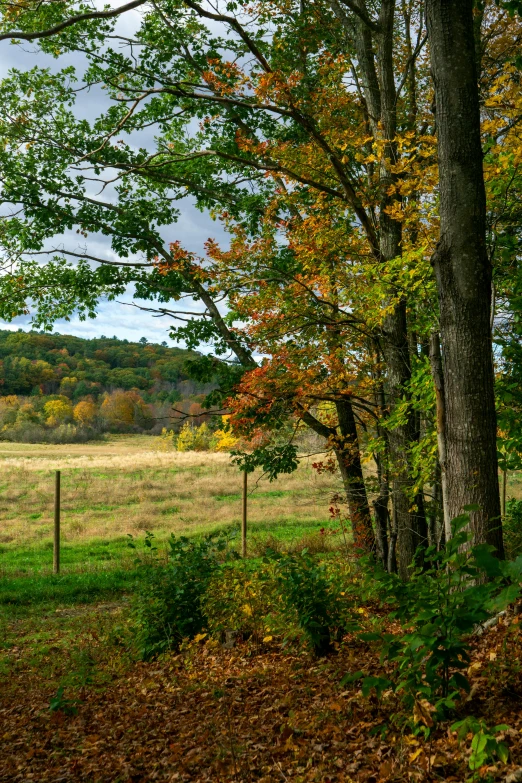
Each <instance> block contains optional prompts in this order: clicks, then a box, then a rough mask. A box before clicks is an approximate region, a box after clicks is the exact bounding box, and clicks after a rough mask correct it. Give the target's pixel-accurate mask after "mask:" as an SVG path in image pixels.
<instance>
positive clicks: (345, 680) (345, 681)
mask: <svg viewBox="0 0 522 783" xmlns="http://www.w3.org/2000/svg"><path fill="white" fill-rule="evenodd" d="M364 676H365V674H364V672H361V671H359V672H354V673H353V674H350V672H347V673H346V674H344V675H343V676H342V678H341V681H340V683H339V684H340V685H341V687H342V686H344V685H349V684H350V683H352V682H357V680H362V678H363V677H364Z"/></svg>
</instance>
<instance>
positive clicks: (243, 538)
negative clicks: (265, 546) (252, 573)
mask: <svg viewBox="0 0 522 783" xmlns="http://www.w3.org/2000/svg"><path fill="white" fill-rule="evenodd" d="M247 477H248V473H247V472H246V470H244V471H243V516H242V519H241V554H242V556H243V557H246V556H247V486H248V479H247Z"/></svg>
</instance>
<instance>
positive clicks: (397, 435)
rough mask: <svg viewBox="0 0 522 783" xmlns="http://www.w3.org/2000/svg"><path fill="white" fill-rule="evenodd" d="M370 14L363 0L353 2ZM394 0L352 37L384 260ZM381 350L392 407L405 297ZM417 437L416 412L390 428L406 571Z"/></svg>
mask: <svg viewBox="0 0 522 783" xmlns="http://www.w3.org/2000/svg"><path fill="white" fill-rule="evenodd" d="M355 4H356V5H357V6H358V7H359V8H360V9H362V10H363V11H364V13H365V15H366V16H369V14H368V8H367V5H366V3H365V2H364V0H356V3H355ZM394 20H395V0H382V2H381V4H380V10H379V17H378V24H377V30H376V31H372V30H371V29H370V27H369V26H368V24H367V23H366V22H365V21H364V20H363V19H361V18H360V17H357V16H356V17H355V19H354V30H355V35H354V43H355V49H356V52H357V60H358V64H359V68H360V70H361V74H362V90H363V93H364V99H365V102H366V106H367V109H368V115H369V123H370V127H371V129H372V134H373V136H374V137H375V139H376V140H378V139H379V140H381V141H383V142H384V154H383V156H382V158H381V160H380V162H379V188H380V192H381V203H380V205H379V253H380V259H379V260H380V261H381V262H382V263H383V264H384V265H386V264H387V263H388V262H391V261H393V259H395V258H398V257H399V256H400V255H401V252H402V251H401V241H402V224H401V222H400V221H398V220H394V219H393V218H391V217H390V216H389V215H388V214H387V210H388V208H389V207H390V206H392V205H393V204H394V203H395V202H396V201H397V198H398V196H397V195H395V194H394V195H389V193H390V188H391V187H392V186H393V185H395V184H396V182H397V174H396V173H395V166H396V163H397V160H398V158H399V154H398V150H397V144H396V132H397V95H396V86H395V67H394V59H393V44H394ZM382 352H383V355H384V359H385V363H386V376H387V377H386V386H387V394H388V405H389V408H390V411H393V409H394V407H395V406H396V405H397V403H399V402H400V401H401V400H402V397H403V396H404V395H405V394H407V393H408V385H409V381H410V378H411V365H410V356H409V346H408V330H407V322H406V302H404V301H399V302H397V303H396V304H395V306H394V307H393V309H392V310H391V312H390V313H389V315H387V317H386V319H385V321H384V324H383V328H382ZM414 438H415V425H414V421H413V419H412V414H410V415H408V420H407V421H406V422H405V423H404V424H402V423H401V424H399V425H398V426H396V427H395V428H394V429H393V430H390V433H389V449H390V463H391V464H390V476H391V488H392V500H393V519H394V522H395V523H396V529H395V531H394V532H395V533H396V536H397V551H398V560H399V573H400V574H401V576H402V577H403V578H407V576H408V566H409V564H410V563H411V561H412V559H413V555H414V553H415V550H416V548H417V546H418V545H419V544H420V543H423V536H424V534H425V533H426V521H425V518H423V515H422V509H417V510H415V506H416V503H415V500H414V498H413V497H412V491H413V481H412V479H411V470H410V459H409V450H410V447H411V443H412V441H413V440H414Z"/></svg>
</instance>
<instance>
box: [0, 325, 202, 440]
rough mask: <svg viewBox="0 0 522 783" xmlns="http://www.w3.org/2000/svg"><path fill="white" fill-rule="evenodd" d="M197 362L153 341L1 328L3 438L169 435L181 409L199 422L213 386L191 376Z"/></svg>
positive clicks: (0, 424)
mask: <svg viewBox="0 0 522 783" xmlns="http://www.w3.org/2000/svg"><path fill="white" fill-rule="evenodd" d="M197 356H198V354H196V353H195V352H194V351H188V350H184V349H181V348H169V347H168V345H167V344H166V343H162V344H161V345H157V344H155V343H148V342H147V340H146V339H145V338H142V339H141V340H140V341H139V342H137V343H131V342H129V341H128V340H118V339H117V338H116V337H112V338H108V337H99V338H93V339H90V340H87V339H83V338H81V337H73V336H71V335H62V334H56V333H55V334H48V333H45V332H23V331H18V332H9V331H5V330H0V437H2V438H8V439H10V440H30V441H32V440H52V441H57V440H58V441H60V440H63V441H67V440H76V439H86V438H87V437H93V436H95V435H96V434H97V433H99V432H103V431H107V430H108V431H116V432H129V431H145V430H148V431H161V429H162V427H164V426H173V424H174V425H175V423H176V419H179V418H180V414H179V413H176V412H175V411H172V406H173V404H174V406H175V408H177V409H178V410H179V411H183V412H185V413H189V412H190V413H191V414H192V415H195V416H196V417H197V414H198V413H200V412H201V410H202V409H201V404H200V403H201V402H202V401H203V398H204V396H205V395H206V394H208V393H209V391H210V390H211V389H212V388H213V385H212V384H201V383H199V384H198V383H196V382H194V381H192V380H190V379H189V378H188V376H187V375H186V373H185V372H184V365H185V362H186V361H187V360H188V359H191V358H192V359H194V358H196V357H197ZM193 421H194V423H195V424H198V423H201V421H203V417H198V418H196V419H194V420H193Z"/></svg>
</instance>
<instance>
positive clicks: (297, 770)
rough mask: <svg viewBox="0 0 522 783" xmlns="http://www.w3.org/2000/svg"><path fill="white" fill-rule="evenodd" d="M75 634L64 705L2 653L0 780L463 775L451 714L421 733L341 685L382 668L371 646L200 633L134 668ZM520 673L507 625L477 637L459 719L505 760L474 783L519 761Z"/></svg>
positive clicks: (496, 776)
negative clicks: (350, 675) (73, 672)
mask: <svg viewBox="0 0 522 783" xmlns="http://www.w3.org/2000/svg"><path fill="white" fill-rule="evenodd" d="M80 619H81V618H80ZM109 619H110V621H111V622H112V623H114V617H112V618H109ZM83 624H84V626H85V625H88V622H87V621H86V619H85V618H84V619H83ZM81 633H82V634H83V636H82V638H83V641H84V643H85V644H88V645H89V649H90V650H91V656H92V658H93V660H96V662H97V670H96V672H95V673H94V674H93V675H92V677H91V678H90V679H89V676H88V675H85V673H84V674H83V680H82V682H81V683H80V682H76V684H71V685H70V686H69V687H65V689H62V692H61V694H60V697H61V698H62V695H63V703H62V704H60V702H59V701H58V702H57V688H56V682H57V681H56V679H53V678H52V677H47V676H46V677H43V676H42V666H41V665H39V664H36V665H35V662H34V660H33V659H32V658H31V650H30V644H25V645H24V640H23V638H22V639H21V640H20V641H19V643H18V644H17V645H15V646H13V647H11V649H10V651H9V652H10V656H11V661H12V662H13V663H14V665H13V666H12V667H11V669H10V670H9V671H8V672H7V673H6V674H5V673H4V675H3V676H2V679H1V689H0V781H6V782H7V781H9V782H12V783H18V782H20V783H22V782H25V781H39V782H40V781H41V783H46V782H47V781H49V782H50V781H53V783H58V782H59V781H89V783H98V782H100V783H101V781H103V782H104V783H105V781H114V782H116V781H121V782H122V783H123V782H126V781H129V782H131V783H145V781H172V782H173V783H174V782H175V781H179V782H180V783H181V782H184V781H201V783H206V782H207V781H209V782H210V781H212V782H215V783H220V782H224V781H237V783H251V781H252V782H253V781H257V782H258V783H275V781H282V782H284V781H290V780H291V781H295V782H296V783H299V782H301V781H302V782H303V783H304V782H305V781H306V782H307V783H308V782H309V781H310V782H312V781H314V782H315V781H316V782H317V783H351V782H353V783H363V782H364V783H386V781H390V783H393V782H398V781H410V780H411V781H424V780H440V781H449V782H450V781H459V782H460V781H462V782H464V781H465V780H467V779H469V770H468V768H467V760H468V757H469V749H468V748H469V743H468V744H467V746H466V747H465V746H462V745H459V744H458V742H457V737H456V734H455V733H454V732H452V731H451V730H450V726H451V723H452V722H453V720H454V717H455V716H453V719H452V720H448V722H447V723H446V724H444V725H439V727H437V728H436V729H435V730H434V732H433V734H432V736H431V738H428V739H424V737H423V736H422V735H418V736H414V735H413V734H412V733H411V729H409V728H406V727H404V728H403V729H402V730H401V728H400V724H399V723H398V722H397V721H395V722H394V721H392V716H393V714H397V712H398V711H399V710H400V706H399V704H398V702H397V700H396V697H395V696H394V695H393V693H392V692H391V691H390V692H385V693H384V694H382V697H381V699H377V697H376V695H375V694H373V695H370V697H369V698H364V697H363V695H362V692H361V690H360V684H358V683H357V682H354V683H350V684H349V685H341V680H342V678H343V676H344V675H345V674H346V673H347V672H356V671H359V670H364V671H365V672H366V673H368V674H369V675H375V676H383V675H385V674H386V673H387V670H386V666H385V665H383V664H381V663H380V661H379V656H378V651H376V650H375V649H374V648H372V647H371V646H370V645H369V644H367V643H362V642H361V641H360V640H357V639H355V638H354V637H351V636H347V637H346V638H345V639H344V640H343V642H342V643H341V644H340V645H339V647H338V650H337V651H336V653H335V654H334V655H332V656H330V657H329V658H328V659H323V660H317V659H313V658H312V657H311V656H310V655H309V654H308V653H306V652H305V651H303V650H300V649H299V648H297V647H295V648H287V649H283V648H282V646H281V645H280V644H279V643H277V641H274V640H271V641H270V642H265V643H262V644H259V645H255V644H253V643H252V641H250V642H239V643H238V644H237V645H236V646H235V647H234V648H233V649H224V648H223V647H222V646H221V645H218V644H217V643H216V642H215V641H214V640H209V639H208V638H206V637H205V638H200V639H199V640H198V642H196V643H192V644H191V645H190V646H188V647H187V648H186V649H185V650H184V651H183V652H182V653H181V654H177V655H174V654H168V655H164V656H163V657H162V658H161V659H159V660H157V661H154V662H152V663H142V662H138V663H136V662H133V661H131V660H130V659H129V660H127V661H124V660H123V658H122V654H121V652H118V649H116V652H114V651H112V652H111V651H109V650H108V645H107V642H106V638H105V637H104V636H103V635H100V633H98V631H97V630H96V628H94V627H93V628H91V629H87V628H85V627H84V628H83V630H82V632H81ZM57 636H59V634H58V635H57ZM76 641H77V640H76ZM48 642H49V644H50V646H49V647H48V648H47V649H46V653H45V656H44V661H45V662H47V663H49V660H52V659H53V657H54V658H56V660H57V661H59V664H58V668H57V669H55V675H56V674H57V675H58V681H59V680H60V675H61V676H62V681H63V676H64V675H65V673H66V669H67V667H70V666H71V659H70V656H69V657H68V656H67V654H66V652H67V651H66V650H65V649H64V648H63V647H62V648H60V647H59V646H58V642H57V640H56V639H55V640H54V641H53V638H50V639H49V640H48ZM60 656H62V657H60ZM60 667H61V668H60ZM521 669H522V641H521V638H520V628H519V624H518V618H517V617H515V618H505V619H503V620H502V622H500V623H499V624H498V625H497V626H495V627H494V628H492V629H491V630H490V631H489V632H488V633H487V634H484V636H482V637H480V638H479V639H477V642H476V645H475V649H474V652H473V659H472V662H471V665H470V667H469V677H470V680H471V684H472V688H471V693H470V694H469V696H468V697H467V702H466V703H465V709H466V712H465V714H474V715H479V716H483V717H484V719H485V720H486V721H487V722H488V723H489V724H490V725H492V724H501V723H506V724H507V725H509V730H508V731H506V732H505V733H504V736H503V737H502V738H503V739H504V741H505V742H507V744H508V746H509V749H510V759H509V764H508V765H507V766H505V765H500V764H497V765H490V766H487V767H484V768H483V769H481V770H480V778H479V777H478V778H477V779H481V778H482V779H484V780H486V779H487V780H489V781H500V780H505V778H506V776H507V775H508V774H509V773H510V772H511V773H513V772H515V771H516V770H517V769H519V768H520V767H521V766H522V711H521V709H520V707H521V704H522V674H521ZM103 675H105V677H104V676H103ZM72 682H74V680H73V681H72ZM53 699H54V702H53ZM51 704H54V708H52V709H50V705H51ZM416 710H417V716H416V718H417V719H418V720H419V722H421V723H424V724H428V725H429V723H430V722H431V712H430V709H429V707H428V705H426V704H424V703H423V702H422V701H420V702H419V704H418V705H417V706H416ZM463 715H464V713H463ZM424 719H425V720H424Z"/></svg>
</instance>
